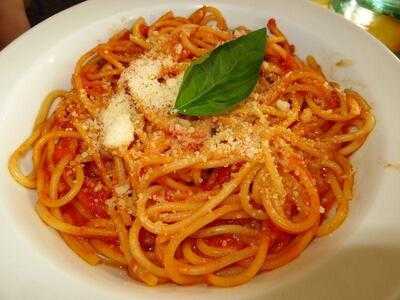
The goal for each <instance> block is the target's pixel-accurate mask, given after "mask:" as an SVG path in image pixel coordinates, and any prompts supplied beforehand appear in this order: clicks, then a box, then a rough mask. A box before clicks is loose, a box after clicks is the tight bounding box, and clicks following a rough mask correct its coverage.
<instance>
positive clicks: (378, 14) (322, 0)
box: [312, 0, 400, 58]
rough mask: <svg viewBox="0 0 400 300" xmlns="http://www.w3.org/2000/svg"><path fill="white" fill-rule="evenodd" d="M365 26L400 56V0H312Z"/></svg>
mask: <svg viewBox="0 0 400 300" xmlns="http://www.w3.org/2000/svg"><path fill="white" fill-rule="evenodd" d="M312 1H313V2H316V3H318V4H320V5H322V6H324V7H326V8H327V9H331V10H333V11H335V12H336V13H339V14H341V15H343V16H344V17H345V18H346V19H348V20H351V21H352V22H353V23H355V24H357V25H358V26H360V27H362V28H364V29H365V30H367V31H368V32H370V33H371V34H373V35H374V36H375V37H377V38H378V39H379V40H381V41H382V42H383V43H384V44H385V45H386V46H387V47H389V48H390V49H391V50H392V51H393V52H394V53H396V54H397V56H398V57H399V58H400V0H312Z"/></svg>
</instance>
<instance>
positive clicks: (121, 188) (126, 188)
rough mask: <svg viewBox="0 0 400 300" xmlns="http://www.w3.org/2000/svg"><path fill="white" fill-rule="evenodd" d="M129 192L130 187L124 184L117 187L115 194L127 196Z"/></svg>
mask: <svg viewBox="0 0 400 300" xmlns="http://www.w3.org/2000/svg"><path fill="white" fill-rule="evenodd" d="M128 192H129V185H128V184H123V185H119V186H117V187H115V193H117V195H118V196H122V195H125V194H127V193H128Z"/></svg>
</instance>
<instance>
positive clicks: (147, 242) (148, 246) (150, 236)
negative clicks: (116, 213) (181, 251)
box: [139, 228, 156, 251]
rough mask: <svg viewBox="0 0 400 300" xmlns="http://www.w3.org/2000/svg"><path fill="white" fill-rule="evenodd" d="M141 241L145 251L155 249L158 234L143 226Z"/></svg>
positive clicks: (140, 234) (140, 235)
mask: <svg viewBox="0 0 400 300" xmlns="http://www.w3.org/2000/svg"><path fill="white" fill-rule="evenodd" d="M139 242H140V245H141V246H142V249H143V250H144V251H154V247H155V244H156V235H155V234H154V233H152V232H150V231H148V230H146V229H145V228H142V229H141V230H140V232H139Z"/></svg>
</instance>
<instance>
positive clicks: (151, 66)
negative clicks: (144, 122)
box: [123, 56, 183, 110]
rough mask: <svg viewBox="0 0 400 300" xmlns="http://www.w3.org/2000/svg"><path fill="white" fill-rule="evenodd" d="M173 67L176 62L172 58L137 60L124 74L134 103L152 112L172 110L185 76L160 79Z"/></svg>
mask: <svg viewBox="0 0 400 300" xmlns="http://www.w3.org/2000/svg"><path fill="white" fill-rule="evenodd" d="M173 66H174V62H173V60H172V58H171V57H170V56H164V57H158V58H151V57H147V56H143V57H141V58H139V59H137V60H135V61H134V62H133V63H132V64H131V65H130V66H129V67H128V68H127V69H126V71H125V72H124V74H123V77H124V79H125V80H126V81H127V84H128V88H129V91H130V93H131V95H132V96H133V98H134V101H135V102H136V103H137V104H138V105H141V106H143V107H145V108H148V109H152V110H160V109H171V108H172V107H173V105H174V103H175V99H176V97H177V95H178V92H179V87H180V85H181V82H182V79H183V74H182V73H181V74H179V75H178V76H176V77H171V78H160V72H161V70H162V69H165V68H171V67H173ZM160 79H163V80H160Z"/></svg>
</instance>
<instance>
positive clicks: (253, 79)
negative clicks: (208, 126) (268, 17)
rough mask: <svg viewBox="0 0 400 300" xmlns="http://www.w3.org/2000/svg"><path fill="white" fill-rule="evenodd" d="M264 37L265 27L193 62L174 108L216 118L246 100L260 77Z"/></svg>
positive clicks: (184, 78)
mask: <svg viewBox="0 0 400 300" xmlns="http://www.w3.org/2000/svg"><path fill="white" fill-rule="evenodd" d="M266 37H267V32H266V29H265V28H262V29H259V30H256V31H253V32H250V33H249V34H247V35H245V36H242V37H240V38H238V39H236V40H233V41H230V42H227V43H225V44H223V45H221V46H219V47H218V48H216V49H214V51H212V52H211V53H208V54H206V55H204V56H202V57H200V58H199V59H197V60H195V61H194V62H192V64H191V65H190V66H189V68H188V69H187V70H186V72H185V75H184V77H183V81H182V85H181V87H180V90H179V93H178V97H177V99H176V101H175V107H174V108H175V109H176V110H177V111H178V112H179V113H181V114H184V115H190V116H210V115H217V114H221V113H224V112H227V111H229V110H230V109H231V108H233V106H234V105H235V104H237V103H238V102H240V101H242V100H243V99H245V98H246V97H248V96H249V95H250V93H251V92H252V91H253V89H254V86H255V85H256V83H257V80H258V77H259V70H260V65H261V63H262V61H263V58H264V51H265V43H266Z"/></svg>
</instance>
